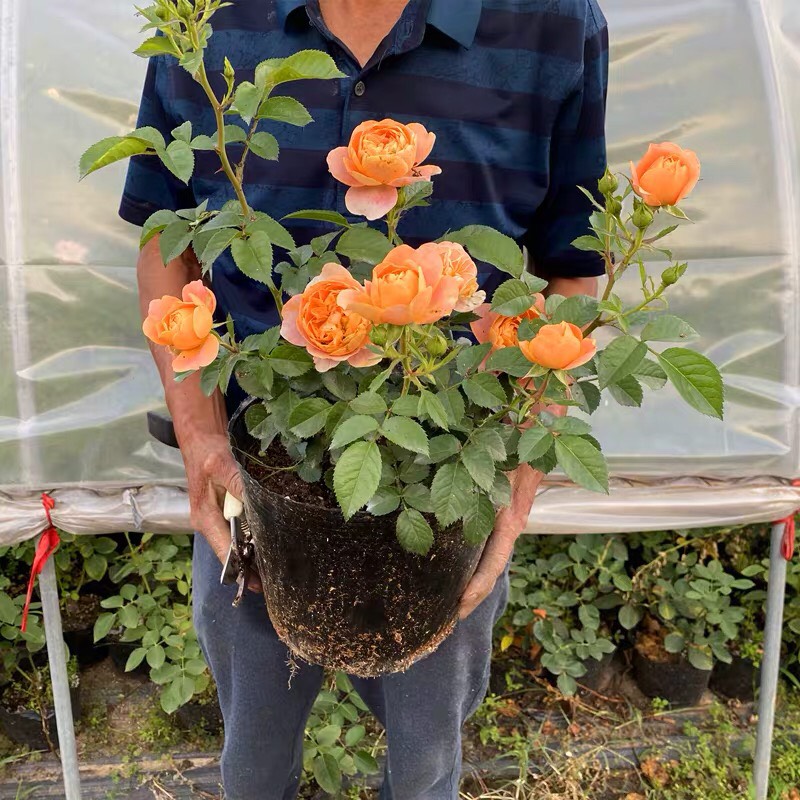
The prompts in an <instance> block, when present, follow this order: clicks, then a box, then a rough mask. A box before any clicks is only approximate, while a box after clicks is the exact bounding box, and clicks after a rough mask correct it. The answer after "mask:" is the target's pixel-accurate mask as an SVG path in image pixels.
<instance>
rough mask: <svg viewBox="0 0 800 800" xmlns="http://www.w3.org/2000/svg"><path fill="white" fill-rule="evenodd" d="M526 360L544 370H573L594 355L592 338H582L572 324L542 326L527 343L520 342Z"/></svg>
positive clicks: (578, 330)
mask: <svg viewBox="0 0 800 800" xmlns="http://www.w3.org/2000/svg"><path fill="white" fill-rule="evenodd" d="M519 349H520V350H522V352H523V354H524V356H525V358H527V359H528V360H529V361H532V362H533V363H534V364H539V365H540V366H542V367H546V368H547V369H575V367H579V366H580V365H581V364H585V363H586V362H587V361H588V360H589V359H590V358H591V357H592V356H593V355H594V354H595V353H596V352H597V343H596V342H595V340H594V339H584V338H583V332H582V331H581V329H580V328H579V327H578V326H577V325H573V324H572V323H571V322H558V323H556V324H554V325H542V327H541V328H539V330H538V331H537V332H536V336H534V337H533V339H531V340H530V341H527V342H520V343H519Z"/></svg>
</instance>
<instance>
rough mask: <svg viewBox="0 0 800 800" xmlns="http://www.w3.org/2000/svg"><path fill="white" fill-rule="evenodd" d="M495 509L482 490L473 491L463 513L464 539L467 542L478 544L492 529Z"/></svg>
mask: <svg viewBox="0 0 800 800" xmlns="http://www.w3.org/2000/svg"><path fill="white" fill-rule="evenodd" d="M494 521H495V510H494V506H493V505H492V501H491V500H490V499H489V498H488V497H487V496H486V495H485V494H483V492H474V493H473V494H472V495H471V496H470V498H469V500H468V502H467V510H466V512H465V514H464V539H465V540H466V542H467V544H470V545H478V544H480V543H481V542H483V541H484V540H485V539H486V537H487V536H488V535H489V534H490V533H491V532H492V530H493V529H494Z"/></svg>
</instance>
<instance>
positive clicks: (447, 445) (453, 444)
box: [428, 433, 461, 464]
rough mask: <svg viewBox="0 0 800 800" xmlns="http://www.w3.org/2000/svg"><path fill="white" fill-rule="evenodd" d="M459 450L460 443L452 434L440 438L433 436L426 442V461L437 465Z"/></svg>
mask: <svg viewBox="0 0 800 800" xmlns="http://www.w3.org/2000/svg"><path fill="white" fill-rule="evenodd" d="M460 449H461V443H460V442H459V441H458V439H456V437H455V436H453V435H452V434H449V433H443V434H441V435H440V436H434V437H432V438H431V440H430V442H428V460H429V461H431V463H433V464H438V463H439V462H440V461H444V460H445V459H446V458H450V456H453V455H455V454H456V453H457V452H458V451H459V450H460Z"/></svg>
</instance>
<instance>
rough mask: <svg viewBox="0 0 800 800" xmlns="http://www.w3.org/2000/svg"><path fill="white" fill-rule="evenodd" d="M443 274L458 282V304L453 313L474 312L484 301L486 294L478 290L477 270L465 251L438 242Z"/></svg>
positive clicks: (448, 243)
mask: <svg viewBox="0 0 800 800" xmlns="http://www.w3.org/2000/svg"><path fill="white" fill-rule="evenodd" d="M436 247H437V248H438V250H439V255H440V256H441V257H442V265H443V267H444V270H443V272H444V274H445V275H448V276H450V277H452V278H455V279H456V280H457V281H458V302H457V303H456V305H455V311H474V310H475V309H476V308H477V307H478V306H479V305H480V304H481V303H482V302H483V301H484V300H485V299H486V292H484V291H479V290H478V268H477V267H476V266H475V262H474V261H473V260H472V259H471V258H470V257H469V255H468V253H467V251H466V250H465V249H464V248H463V247H462V246H461V245H460V244H456V243H455V242H438V243H437V245H436Z"/></svg>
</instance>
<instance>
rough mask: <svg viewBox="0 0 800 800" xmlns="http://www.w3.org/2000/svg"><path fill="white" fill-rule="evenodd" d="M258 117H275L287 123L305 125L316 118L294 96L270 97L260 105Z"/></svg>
mask: <svg viewBox="0 0 800 800" xmlns="http://www.w3.org/2000/svg"><path fill="white" fill-rule="evenodd" d="M256 119H274V120H275V121H276V122H285V123H286V124H287V125H297V126H298V127H301V128H302V127H304V126H306V125H308V123H309V122H313V121H314V119H313V117H312V116H311V114H309V113H308V110H307V109H306V107H305V106H304V105H303V104H302V103H301V102H299V101H298V100H295V99H294V97H280V96H276V97H268V98H267V99H266V100H265V101H264V102H263V103H262V104H261V105H260V106H259V107H258V114H256Z"/></svg>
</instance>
